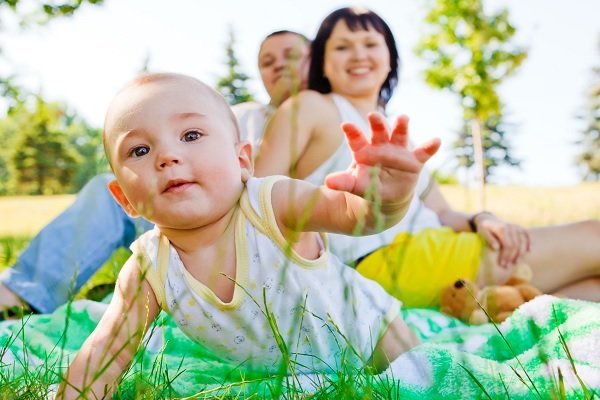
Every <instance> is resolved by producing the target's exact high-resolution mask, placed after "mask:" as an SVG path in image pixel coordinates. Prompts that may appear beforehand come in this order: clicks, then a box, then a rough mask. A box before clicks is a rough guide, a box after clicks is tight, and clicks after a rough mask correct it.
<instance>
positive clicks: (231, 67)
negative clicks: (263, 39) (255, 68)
mask: <svg viewBox="0 0 600 400" xmlns="http://www.w3.org/2000/svg"><path fill="white" fill-rule="evenodd" d="M234 46H235V35H234V33H233V29H232V28H229V40H228V41H227V46H226V51H227V63H226V64H227V74H226V75H225V76H223V77H222V78H220V79H219V81H218V82H217V90H218V91H219V92H221V94H222V95H223V96H225V98H226V99H227V101H228V102H229V104H231V105H234V104H238V103H245V102H247V101H252V100H253V96H252V94H251V93H250V91H249V90H248V87H247V86H246V81H247V80H248V79H250V77H249V76H248V75H246V74H245V73H244V72H242V71H241V69H240V63H239V61H238V59H237V56H236V55H235V50H234Z"/></svg>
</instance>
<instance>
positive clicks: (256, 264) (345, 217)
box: [57, 74, 440, 398]
mask: <svg viewBox="0 0 600 400" xmlns="http://www.w3.org/2000/svg"><path fill="white" fill-rule="evenodd" d="M369 122H370V129H371V136H372V137H371V141H370V142H369V141H367V139H366V138H365V136H364V135H363V133H362V132H361V131H360V130H359V129H358V128H357V127H356V126H354V125H352V124H344V125H343V126H342V129H343V131H344V133H345V135H346V138H347V140H348V144H349V146H350V148H351V150H352V153H353V156H354V162H353V164H352V165H351V166H350V167H349V168H348V170H346V171H343V172H338V173H335V174H332V175H330V176H329V177H328V179H327V180H326V184H325V186H321V187H318V186H314V185H312V184H310V183H307V182H304V181H299V180H293V179H290V178H284V177H268V178H262V179H258V178H254V177H252V172H253V166H252V156H251V146H250V144H249V143H247V142H244V141H240V140H239V135H238V128H237V124H236V120H235V117H234V116H233V114H232V112H231V110H230V108H229V106H228V104H227V103H226V102H225V100H224V99H223V97H222V96H221V95H219V94H218V93H217V92H215V91H214V90H212V89H211V88H209V87H208V86H207V85H205V84H203V83H202V82H200V81H198V80H196V79H194V78H191V77H188V76H184V75H178V74H150V75H144V76H141V77H139V78H137V79H135V80H134V81H133V82H131V83H129V84H128V85H127V86H126V87H125V88H124V89H123V90H121V91H120V92H119V93H118V94H117V95H116V97H115V98H114V99H113V101H112V102H111V104H110V106H109V109H108V112H107V115H106V119H105V125H104V146H105V150H106V154H107V157H108V160H109V162H110V165H111V167H112V169H113V171H114V173H115V176H116V181H113V182H111V183H110V184H109V188H110V191H111V193H112V194H113V195H114V197H115V199H116V200H117V201H118V202H119V203H120V204H121V206H122V207H123V208H124V209H125V211H126V212H127V213H128V214H130V215H132V216H137V215H141V216H143V217H145V218H147V219H149V220H151V221H153V222H154V223H155V228H154V230H152V231H149V232H146V233H145V234H144V235H142V236H141V237H140V238H139V239H138V240H137V241H136V242H135V243H134V244H133V245H132V247H131V249H132V251H133V254H132V256H131V257H130V258H129V260H128V261H127V262H126V264H125V265H124V266H123V269H122V270H121V273H120V274H119V278H118V281H117V284H116V288H115V293H114V297H113V299H112V301H111V302H110V305H109V306H108V309H107V311H106V312H105V314H104V315H103V317H102V319H101V321H100V322H99V324H98V326H97V328H96V329H95V330H94V332H93V333H92V334H91V335H90V337H89V338H88V339H87V340H86V342H85V343H84V344H83V346H82V348H81V350H80V351H79V352H78V354H77V356H76V357H75V359H74V360H73V363H72V364H71V366H70V367H69V369H68V371H67V373H66V375H65V376H64V378H63V381H62V382H61V385H60V387H59V390H58V394H57V397H58V398H76V397H78V396H83V397H84V398H87V397H94V396H97V397H98V398H100V397H102V396H104V395H105V394H107V393H112V391H113V390H114V389H115V386H116V384H117V383H116V382H118V380H119V377H120V376H121V375H122V374H123V372H124V371H125V370H126V368H127V367H128V365H129V364H130V362H131V360H132V358H133V356H134V355H135V353H136V351H137V350H138V347H139V346H140V344H141V342H142V338H143V336H144V334H145V333H146V331H147V329H148V327H149V325H150V324H151V323H152V321H153V320H154V319H155V318H156V316H157V315H158V313H159V312H160V310H161V309H162V310H165V311H166V312H168V313H169V314H171V315H172V317H173V319H174V321H176V323H177V325H178V326H179V327H180V328H181V330H182V331H183V332H185V333H186V334H187V335H188V336H189V337H190V338H192V339H194V340H197V341H198V342H200V343H201V344H203V345H204V346H206V347H207V348H208V349H210V350H211V351H213V352H214V353H215V354H218V355H220V356H222V357H223V358H224V359H228V360H232V361H236V362H244V365H247V366H248V367H249V368H255V369H256V368H261V369H264V370H265V371H267V372H275V371H277V370H279V368H280V366H281V363H282V362H284V363H287V364H288V368H293V369H294V371H295V372H296V373H312V372H325V371H328V370H329V369H331V368H335V367H336V366H339V365H340V362H341V360H342V359H345V360H346V362H348V361H350V362H354V363H363V364H367V365H370V366H372V367H373V368H374V369H375V370H376V371H381V370H384V369H385V368H386V367H387V366H388V364H389V363H390V362H391V361H393V360H394V359H395V358H396V357H397V356H398V355H400V354H401V353H403V352H405V351H407V350H408V349H410V348H411V347H413V346H414V345H416V344H417V339H416V337H415V336H414V334H413V333H412V332H411V331H410V330H409V328H408V327H407V326H406V324H405V323H404V321H402V319H401V318H400V316H399V311H400V304H399V302H398V301H397V300H395V299H394V298H393V297H391V296H389V295H388V294H387V293H386V292H385V291H384V290H383V289H382V288H381V287H380V286H379V285H378V284H376V283H374V282H373V281H370V280H368V279H366V278H364V277H362V276H360V275H359V274H358V273H357V272H356V271H355V270H353V269H351V268H348V267H346V266H344V265H343V264H342V263H341V262H340V261H339V260H338V259H336V258H335V257H334V256H333V255H332V254H330V253H329V251H328V249H327V242H326V240H325V238H324V236H323V232H336V233H344V234H352V232H354V231H355V227H356V226H357V224H363V225H364V226H365V227H366V231H367V232H375V231H377V230H381V229H384V228H386V227H389V226H391V225H392V224H394V223H396V222H397V221H398V220H399V219H400V218H401V217H402V216H403V215H404V212H405V211H406V208H407V206H408V204H409V202H410V199H411V195H412V192H413V189H414V186H415V183H416V181H417V177H418V175H419V172H420V170H421V168H422V167H423V165H424V163H425V162H426V161H427V160H428V159H429V158H430V157H431V156H432V155H433V154H435V152H436V151H437V149H438V148H439V144H440V143H439V140H437V139H436V140H432V141H430V142H428V143H427V144H425V145H423V146H420V147H417V148H415V149H414V150H409V149H408V147H407V143H408V127H407V123H408V120H407V118H406V117H400V118H398V120H397V121H396V123H395V126H394V127H393V130H392V132H391V134H390V133H389V132H388V129H387V127H386V125H385V122H384V120H383V118H382V117H381V116H380V115H378V114H372V115H370V117H369Z"/></svg>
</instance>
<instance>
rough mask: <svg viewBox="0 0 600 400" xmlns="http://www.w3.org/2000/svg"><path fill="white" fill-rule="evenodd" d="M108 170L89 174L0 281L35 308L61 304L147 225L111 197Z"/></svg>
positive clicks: (46, 310)
mask: <svg viewBox="0 0 600 400" xmlns="http://www.w3.org/2000/svg"><path fill="white" fill-rule="evenodd" d="M112 179H114V177H113V175H111V174H103V175H98V176H96V177H94V178H93V179H92V180H90V181H89V182H88V183H87V185H85V186H84V187H83V189H81V191H80V192H79V194H78V196H77V198H76V200H75V202H74V203H73V204H72V205H71V206H70V207H68V208H67V209H66V210H65V211H63V212H62V214H60V215H59V216H58V217H56V218H55V219H54V220H52V222H50V223H49V224H48V225H46V226H45V227H44V228H43V229H42V230H41V231H40V232H39V233H38V234H37V236H36V237H35V238H34V239H33V240H32V241H31V242H30V243H29V245H28V247H27V248H26V249H25V250H23V252H22V253H21V254H20V255H19V257H18V259H17V262H16V264H15V265H14V266H13V267H12V268H9V269H7V270H5V271H4V272H3V273H2V275H0V281H1V282H2V283H4V284H5V285H6V286H7V287H8V288H9V289H11V290H12V291H13V292H15V293H16V294H17V295H18V296H19V297H21V298H22V299H23V300H24V301H26V302H27V303H28V304H30V305H31V306H32V307H33V308H34V309H35V310H36V311H39V312H42V313H50V312H52V311H54V310H55V309H56V308H57V307H58V306H61V305H62V304H65V303H66V302H67V301H68V300H69V299H70V297H71V295H72V293H76V292H77V290H79V288H81V286H82V285H83V284H84V283H85V282H86V281H88V280H89V279H90V277H91V276H92V275H93V274H94V273H95V272H96V271H97V270H98V269H99V268H100V267H101V266H102V265H103V264H104V263H105V262H106V261H107V260H108V258H109V257H110V256H111V254H112V253H113V252H114V251H115V250H116V249H118V248H119V247H121V246H124V247H129V245H130V244H131V243H132V242H133V241H134V240H135V238H136V237H137V236H138V235H139V234H141V233H143V232H145V231H146V230H149V229H151V228H152V226H153V225H152V224H151V223H150V222H148V221H146V220H144V219H142V218H136V219H133V218H131V217H129V216H128V215H127V214H125V212H124V211H123V209H122V208H121V206H120V205H119V204H118V203H117V202H116V201H115V200H114V199H113V197H112V195H111V194H110V192H109V191H108V188H107V184H108V182H110V181H111V180H112Z"/></svg>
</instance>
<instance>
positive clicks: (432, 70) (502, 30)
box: [415, 0, 527, 172]
mask: <svg viewBox="0 0 600 400" xmlns="http://www.w3.org/2000/svg"><path fill="white" fill-rule="evenodd" d="M430 4H431V8H430V11H429V13H428V14H427V16H426V22H427V28H428V32H427V33H426V34H425V35H423V37H422V38H421V39H420V41H419V43H418V45H417V47H416V49H415V51H416V53H417V55H419V56H420V57H421V58H423V59H424V60H425V61H427V62H428V63H429V64H430V66H429V67H428V69H427V70H426V71H425V80H426V82H427V83H428V84H430V85H431V86H433V87H435V88H438V89H445V90H449V91H451V92H452V93H455V94H456V95H457V96H458V97H459V98H460V102H461V106H462V108H463V115H464V120H465V121H471V120H475V121H477V122H478V123H479V124H480V125H481V126H483V125H490V124H492V125H493V124H496V125H498V123H499V122H498V121H501V119H502V117H501V111H502V102H501V101H500V98H499V96H498V93H497V87H498V85H499V84H500V83H501V82H502V81H503V80H504V79H505V78H506V77H508V76H510V75H511V74H513V73H514V72H515V70H516V69H517V68H518V67H519V66H520V65H521V63H522V62H523V60H524V59H525V57H526V56H527V53H526V52H525V50H523V49H521V48H519V47H518V46H515V45H512V44H511V43H510V40H511V39H512V37H513V35H514V34H515V31H516V30H515V28H514V27H513V26H512V25H511V24H510V22H509V21H508V11H507V10H506V9H503V10H500V11H499V12H496V13H494V14H491V15H488V14H486V13H485V12H484V9H483V4H482V0H460V1H459V0H430ZM494 118H495V119H496V120H495V121H497V122H494ZM482 131H483V132H482V134H483V142H484V153H486V154H487V153H488V150H489V149H488V148H486V147H485V146H486V145H487V146H490V145H492V146H496V145H498V144H501V147H502V150H501V151H502V152H504V153H505V154H506V155H507V158H508V159H511V158H512V157H510V154H509V150H510V147H509V146H508V144H507V142H506V138H505V137H504V135H503V134H502V135H496V139H493V140H490V139H489V138H486V137H485V135H486V134H489V133H490V130H489V129H482ZM456 146H466V144H465V143H464V141H462V140H460V139H459V140H458V141H457V142H456ZM463 151H464V152H466V150H464V149H463ZM503 160H504V157H501V158H497V159H496V161H494V162H497V161H501V162H503V163H504V162H505V161H503ZM506 163H508V164H509V165H513V164H511V163H510V162H506ZM486 170H487V171H488V172H489V169H486Z"/></svg>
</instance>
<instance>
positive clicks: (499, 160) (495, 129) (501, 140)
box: [453, 114, 521, 178]
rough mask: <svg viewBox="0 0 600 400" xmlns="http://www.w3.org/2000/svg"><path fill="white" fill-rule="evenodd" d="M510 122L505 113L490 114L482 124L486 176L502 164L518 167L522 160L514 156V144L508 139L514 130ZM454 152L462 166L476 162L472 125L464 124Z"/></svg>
mask: <svg viewBox="0 0 600 400" xmlns="http://www.w3.org/2000/svg"><path fill="white" fill-rule="evenodd" d="M510 128H511V126H510V124H508V123H506V121H505V117H504V115H503V114H498V115H493V116H490V117H489V118H488V119H487V120H486V121H485V122H484V123H483V126H482V137H483V152H484V165H483V168H484V176H485V177H486V178H487V177H491V176H493V172H494V169H496V168H497V167H499V166H500V165H510V166H515V167H518V166H520V164H521V161H520V160H518V159H516V158H514V157H513V156H512V155H511V153H512V146H511V145H510V143H509V141H508V140H507V137H506V136H507V134H508V133H509V132H511V131H512V129H510ZM453 147H454V153H455V155H456V158H457V160H458V164H459V166H461V167H467V168H470V167H471V166H473V164H474V162H475V161H474V159H475V156H474V151H473V149H474V145H473V135H472V133H471V125H470V124H467V123H465V124H463V128H462V130H461V131H460V132H459V133H458V138H457V139H456V141H454V143H453Z"/></svg>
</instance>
